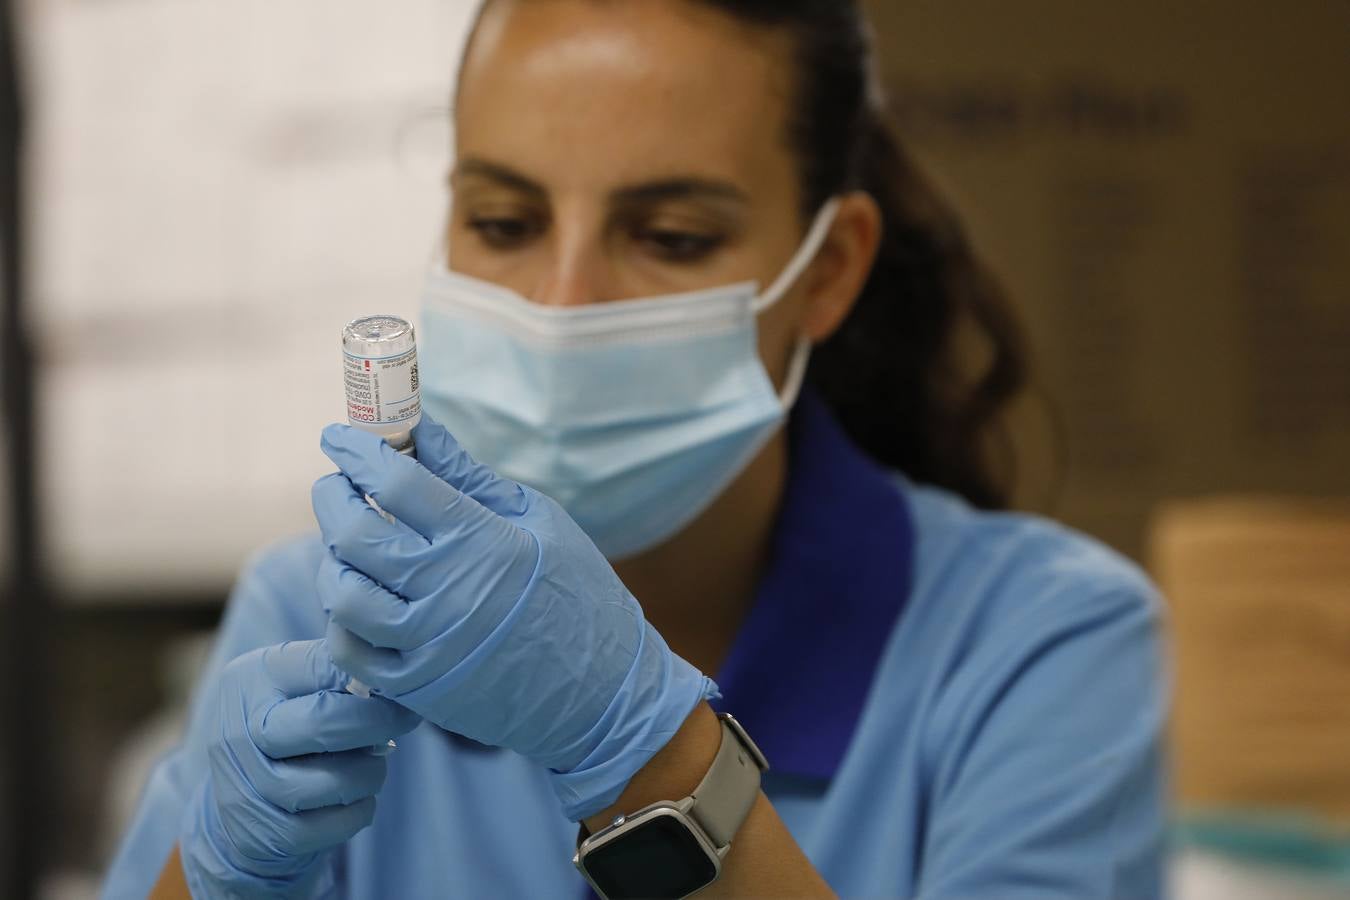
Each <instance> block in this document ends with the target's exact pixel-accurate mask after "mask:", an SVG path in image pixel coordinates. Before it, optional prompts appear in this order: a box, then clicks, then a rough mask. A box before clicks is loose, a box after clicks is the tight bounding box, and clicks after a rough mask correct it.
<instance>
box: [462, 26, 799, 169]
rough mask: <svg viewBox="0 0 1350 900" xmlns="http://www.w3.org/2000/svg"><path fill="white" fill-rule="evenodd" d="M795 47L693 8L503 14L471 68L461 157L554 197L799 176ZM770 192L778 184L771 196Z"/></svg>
mask: <svg viewBox="0 0 1350 900" xmlns="http://www.w3.org/2000/svg"><path fill="white" fill-rule="evenodd" d="M789 63H790V49H789V43H788V40H787V38H786V36H785V35H783V34H780V33H778V32H777V31H774V30H770V29H763V28H757V27H753V26H748V25H745V24H743V23H741V22H739V21H737V20H735V19H733V18H731V17H729V16H727V15H725V14H724V13H721V12H718V11H717V10H715V9H712V8H711V7H707V6H704V5H703V4H700V3H696V2H688V0H617V2H605V0H495V2H490V3H489V4H488V8H487V9H486V10H485V12H484V14H483V19H482V21H481V22H480V25H479V30H478V32H477V34H476V36H475V38H474V41H473V43H472V45H471V46H470V48H469V51H468V56H467V57H466V59H465V64H464V67H463V72H462V77H461V81H460V87H459V96H458V102H457V104H456V136H457V137H456V140H457V143H458V145H459V146H458V150H459V153H460V155H461V156H466V155H482V156H486V157H488V158H491V159H492V160H494V161H496V162H501V163H504V164H506V165H510V166H513V167H515V168H518V169H519V170H520V171H522V172H523V173H526V174H530V175H532V176H533V177H539V178H544V179H547V180H548V182H549V184H550V186H552V187H558V186H560V185H561V184H563V183H565V184H567V185H569V186H572V187H577V188H584V187H596V188H601V187H605V186H612V185H613V184H615V183H621V182H635V181H640V180H642V179H645V178H652V177H660V176H662V175H675V174H679V175H687V174H690V173H691V172H693V173H697V174H705V175H710V176H716V177H721V178H726V179H730V180H734V181H736V182H738V183H740V184H743V185H745V186H746V187H747V189H748V190H750V191H752V192H753V191H754V189H755V187H756V186H757V185H759V186H760V187H761V188H762V189H770V185H771V184H772V183H773V182H774V181H776V180H780V179H781V178H783V177H785V176H786V177H790V176H791V164H790V160H788V159H787V156H788V154H787V152H786V149H785V141H784V135H785V120H786V112H787V104H788V97H789V94H790V88H791V70H790V64H789ZM766 182H767V183H766Z"/></svg>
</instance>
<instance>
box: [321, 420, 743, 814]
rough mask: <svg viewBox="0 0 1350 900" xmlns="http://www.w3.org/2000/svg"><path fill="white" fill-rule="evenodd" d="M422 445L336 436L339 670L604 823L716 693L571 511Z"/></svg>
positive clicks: (326, 532) (327, 509)
mask: <svg viewBox="0 0 1350 900" xmlns="http://www.w3.org/2000/svg"><path fill="white" fill-rule="evenodd" d="M413 435H414V438H415V440H416V443H417V460H413V459H410V458H408V457H406V456H401V455H400V454H398V453H397V452H395V451H394V450H393V449H392V448H390V447H389V445H388V444H386V443H385V442H384V441H382V440H380V439H379V438H378V437H376V436H374V435H371V434H368V433H366V432H363V431H360V430H358V429H354V428H350V427H348V426H345V425H330V426H329V427H328V428H326V429H324V432H323V440H322V446H323V451H324V453H326V454H328V457H329V458H330V459H331V460H333V462H334V463H336V464H337V465H338V467H339V468H340V469H341V470H342V472H341V473H337V474H333V475H329V476H326V477H324V478H321V479H319V481H318V482H316V483H315V485H314V491H313V501H314V513H315V515H316V517H317V518H318V520H319V526H320V528H321V529H322V531H323V537H324V541H325V543H326V544H327V546H328V549H329V555H328V558H327V559H326V560H324V562H323V563H322V565H321V566H320V570H319V575H318V592H319V596H320V599H321V600H322V602H323V604H324V608H325V609H326V610H327V611H328V613H329V616H330V617H331V623H330V626H329V629H328V644H329V649H330V652H331V653H332V654H333V660H334V662H336V663H337V664H338V665H339V666H341V667H342V668H344V669H346V670H347V671H348V672H349V673H351V674H352V675H354V676H355V677H357V678H359V679H360V680H361V681H363V682H365V683H366V684H368V685H370V686H371V687H372V688H373V689H374V690H376V691H377V692H379V693H382V694H384V695H385V696H387V697H389V698H391V699H393V700H395V701H397V702H398V703H400V704H403V705H404V706H407V707H408V708H409V709H412V710H414V711H416V712H417V713H419V714H421V715H422V716H425V717H426V718H427V719H428V720H430V721H432V722H435V723H436V724H437V725H439V726H441V727H442V728H444V729H446V730H448V731H452V732H455V733H457V734H461V735H464V736H465V737H469V738H472V739H474V740H476V741H479V742H481V743H485V744H491V745H494V746H500V747H507V748H510V749H511V750H514V751H516V752H517V753H520V754H522V755H523V756H526V757H528V758H530V759H532V760H534V761H535V762H537V763H538V764H539V765H541V766H544V767H545V768H548V769H551V770H552V772H551V774H550V777H551V778H552V780H553V786H554V789H555V791H556V792H557V794H558V797H559V799H560V800H561V801H562V803H563V808H564V812H565V813H566V814H567V815H568V816H569V817H570V818H572V819H574V820H579V819H581V818H584V817H585V816H588V815H592V814H594V813H596V812H599V811H600V810H602V809H604V808H605V807H606V806H608V805H610V804H612V803H613V802H614V801H615V800H616V799H618V796H619V794H620V793H621V792H622V791H623V788H624V786H625V785H626V784H627V783H628V781H629V780H630V779H631V778H632V776H633V775H634V774H635V773H636V772H637V771H638V770H639V769H641V768H642V767H643V766H644V765H646V763H647V761H648V760H649V759H650V758H651V757H652V756H654V755H655V754H656V752H657V751H658V750H660V749H661V748H662V747H663V746H665V744H666V743H667V742H668V741H669V739H670V738H671V736H673V735H674V734H675V732H676V731H678V730H679V728H680V726H681V725H682V724H683V722H684V720H685V718H686V717H688V715H689V714H690V713H691V712H692V711H693V710H694V708H695V707H696V706H697V705H698V704H699V702H700V701H701V700H703V699H705V698H707V697H709V696H713V695H714V694H715V692H716V690H717V688H716V685H714V684H713V683H712V681H711V680H709V679H708V678H706V677H705V676H703V675H702V674H701V673H699V672H698V671H697V670H696V669H695V668H694V667H693V666H691V665H690V664H689V663H687V662H685V661H684V660H683V659H681V658H680V657H678V656H676V655H675V654H674V653H673V652H671V650H670V648H669V647H667V646H666V643H665V641H664V640H662V638H661V636H660V635H659V634H658V633H657V632H656V630H655V629H654V628H652V627H651V625H649V624H648V623H647V621H646V620H645V619H644V618H643V615H642V609H641V608H640V607H639V606H638V602H637V600H635V599H634V598H633V595H632V594H630V593H629V592H628V590H627V589H626V588H625V587H624V586H623V583H622V582H621V581H620V580H619V577H618V576H617V575H616V574H615V573H614V570H613V569H612V568H611V567H610V565H609V562H608V561H607V560H606V559H605V558H604V556H603V555H602V554H601V553H600V551H599V550H597V549H596V547H595V545H594V544H592V543H591V541H590V539H589V538H587V537H586V535H585V534H584V533H583V532H582V530H581V528H580V527H579V526H578V525H577V524H576V523H575V522H573V521H572V519H571V518H570V517H569V516H568V515H567V513H565V512H564V511H563V510H562V507H560V506H559V505H558V504H557V503H555V502H553V501H552V500H550V499H549V498H548V497H545V496H544V495H543V494H540V493H538V492H537V491H534V490H531V489H530V488H528V487H524V486H522V485H520V484H517V483H516V482H514V481H511V480H508V479H503V478H499V477H498V476H497V475H495V474H494V473H493V472H492V471H491V470H489V469H488V468H486V467H485V466H482V465H479V464H478V463H476V462H475V461H474V460H473V459H471V458H470V457H469V455H468V454H467V453H466V452H465V451H464V450H463V449H461V448H460V447H459V445H458V444H457V443H456V442H455V440H454V438H452V437H451V436H450V434H449V433H448V432H447V431H446V430H445V429H444V428H442V427H441V426H440V425H438V424H436V423H435V422H433V421H432V420H431V419H429V418H427V417H425V416H424V417H423V419H422V421H421V423H420V424H419V425H418V426H417V428H416V429H414V431H413ZM363 495H369V496H370V497H371V498H373V499H374V500H375V502H376V503H377V504H379V506H380V507H381V508H382V509H384V510H385V511H386V512H388V513H390V514H391V515H393V516H394V517H395V519H397V521H396V522H392V523H391V522H389V521H387V520H386V519H385V518H383V517H381V516H380V515H379V513H377V512H376V511H375V510H374V509H372V508H371V507H370V505H369V504H368V503H366V501H365V499H364V497H363Z"/></svg>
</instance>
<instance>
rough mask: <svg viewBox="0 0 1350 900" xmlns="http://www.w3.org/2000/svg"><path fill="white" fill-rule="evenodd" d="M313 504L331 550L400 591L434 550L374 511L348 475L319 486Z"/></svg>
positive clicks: (321, 481)
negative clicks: (414, 570) (425, 556)
mask: <svg viewBox="0 0 1350 900" xmlns="http://www.w3.org/2000/svg"><path fill="white" fill-rule="evenodd" d="M310 500H311V502H312V504H313V506H314V518H315V519H317V520H318V523H319V531H320V532H322V535H323V541H324V544H325V545H326V546H327V547H328V549H329V551H330V552H331V553H333V554H334V555H336V556H337V558H338V559H340V560H342V561H343V562H345V563H347V564H348V565H350V566H352V567H353V568H356V569H360V570H361V571H362V572H365V573H366V574H367V575H369V576H370V577H371V578H373V579H375V580H376V581H378V582H380V583H381V584H383V585H385V586H386V587H389V588H391V589H392V590H394V591H396V592H397V591H398V590H399V588H400V587H402V586H403V585H404V583H405V581H406V578H407V575H408V573H409V571H410V570H411V569H413V568H415V567H416V566H417V564H418V562H420V558H421V556H422V554H423V553H424V552H425V551H426V549H427V547H428V546H430V545H429V544H428V543H427V541H426V539H425V538H423V537H422V536H421V535H419V534H417V533H416V532H414V531H412V530H411V529H410V528H408V527H407V526H406V525H403V524H401V523H398V522H389V521H388V520H386V519H385V518H384V517H383V516H381V515H380V514H379V513H377V512H376V511H375V510H373V509H371V507H370V504H369V503H367V502H366V500H365V497H363V496H362V494H361V492H360V491H358V490H357V489H356V488H355V487H354V486H353V485H352V483H351V482H350V481H349V480H348V479H347V477H346V476H345V475H342V474H339V473H334V474H332V475H325V476H324V477H323V478H320V479H319V480H318V481H316V482H314V487H313V489H311V491H310Z"/></svg>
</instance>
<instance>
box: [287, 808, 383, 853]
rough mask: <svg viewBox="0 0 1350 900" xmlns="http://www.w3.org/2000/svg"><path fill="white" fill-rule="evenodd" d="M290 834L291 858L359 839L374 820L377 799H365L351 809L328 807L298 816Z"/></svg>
mask: <svg viewBox="0 0 1350 900" xmlns="http://www.w3.org/2000/svg"><path fill="white" fill-rule="evenodd" d="M294 815H295V820H294V824H293V826H292V827H291V828H290V829H289V831H290V841H289V843H290V846H289V847H288V848H287V849H288V850H289V851H290V853H291V854H292V855H295V856H303V855H305V854H309V853H318V852H319V851H321V850H327V849H328V848H330V847H335V846H337V845H339V844H342V843H344V842H346V841H349V840H351V839H352V838H354V837H356V835H357V834H358V833H359V832H361V831H362V830H363V829H365V828H367V827H369V826H370V823H371V822H374V821H375V798H374V797H366V798H364V799H361V800H357V801H356V802H355V803H352V804H350V805H348V806H325V807H323V808H322V809H307V810H304V811H303V812H298V813H295V814H294Z"/></svg>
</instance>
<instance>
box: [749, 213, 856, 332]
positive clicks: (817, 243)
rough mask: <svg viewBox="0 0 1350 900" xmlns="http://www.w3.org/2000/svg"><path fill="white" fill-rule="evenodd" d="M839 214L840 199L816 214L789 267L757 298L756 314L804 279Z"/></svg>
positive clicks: (753, 307) (754, 305)
mask: <svg viewBox="0 0 1350 900" xmlns="http://www.w3.org/2000/svg"><path fill="white" fill-rule="evenodd" d="M838 213H839V198H838V197H831V198H830V199H829V201H827V202H826V204H825V205H824V206H822V207H821V208H820V212H818V213H816V218H815V221H813V222H812V223H811V228H810V230H808V231H807V232H806V238H805V239H804V240H803V241H802V245H801V247H800V248H798V250H797V252H796V254H795V255H793V257H792V259H791V260H790V261H789V262H788V264H787V267H786V268H784V269H783V271H782V273H781V274H780V275H779V276H778V278H777V279H776V280H775V281H774V283H773V284H772V285H770V286H769V289H768V290H767V291H765V292H764V293H762V294H760V295H759V296H758V297H756V298H755V302H754V304H753V306H752V307H751V309H753V310H754V311H755V312H756V313H762V312H764V310H766V309H768V308H769V307H770V306H773V305H774V304H775V303H777V302H778V301H779V300H781V299H783V295H784V294H786V293H787V292H788V289H789V288H791V287H792V286H793V285H794V284H796V283H797V279H799V278H801V277H802V273H803V272H805V271H806V267H807V266H809V265H811V263H813V262H815V261H816V254H818V253H820V248H821V246H822V245H824V243H825V238H826V236H827V235H829V233H830V229H831V228H832V227H834V218H835V216H836V215H838Z"/></svg>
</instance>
